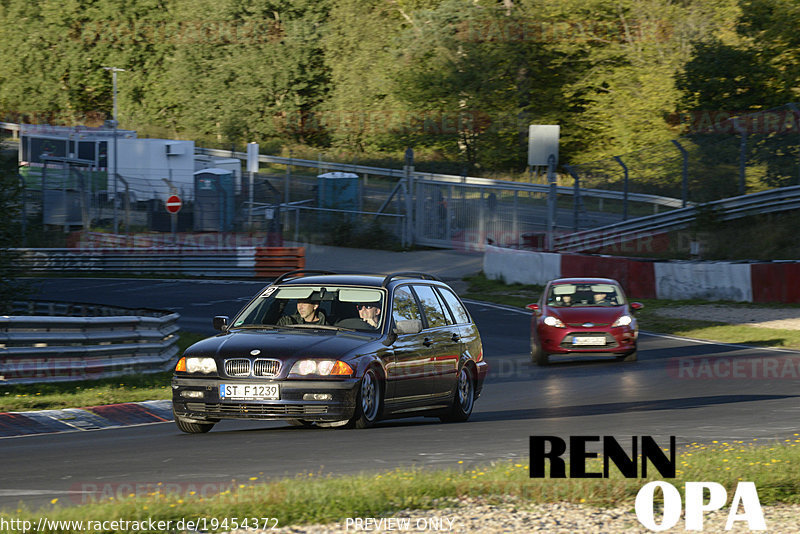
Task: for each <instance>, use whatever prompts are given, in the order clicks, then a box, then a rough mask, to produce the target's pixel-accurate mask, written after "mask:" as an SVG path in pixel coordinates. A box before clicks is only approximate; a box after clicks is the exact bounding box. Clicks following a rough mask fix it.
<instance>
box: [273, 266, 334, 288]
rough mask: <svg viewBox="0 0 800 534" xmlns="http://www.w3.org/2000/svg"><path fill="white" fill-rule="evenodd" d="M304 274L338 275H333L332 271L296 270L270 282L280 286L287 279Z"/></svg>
mask: <svg viewBox="0 0 800 534" xmlns="http://www.w3.org/2000/svg"><path fill="white" fill-rule="evenodd" d="M305 274H338V273H335V272H333V271H320V270H316V269H297V270H295V271H289V272H288V273H283V274H282V275H280V276H279V277H278V278H276V279H275V281H274V282H272V285H275V284H280V283H281V282H283V281H285V280H286V279H287V278H289V277H292V278H299V277H300V276H303V275H305Z"/></svg>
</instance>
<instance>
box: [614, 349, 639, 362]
mask: <svg viewBox="0 0 800 534" xmlns="http://www.w3.org/2000/svg"><path fill="white" fill-rule="evenodd" d="M617 359H618V360H619V361H621V362H635V361H637V360H638V359H639V355H638V354H637V352H636V351H633V352H629V353H628V354H623V355H622V356H617Z"/></svg>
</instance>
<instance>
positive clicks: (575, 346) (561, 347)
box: [537, 324, 638, 356]
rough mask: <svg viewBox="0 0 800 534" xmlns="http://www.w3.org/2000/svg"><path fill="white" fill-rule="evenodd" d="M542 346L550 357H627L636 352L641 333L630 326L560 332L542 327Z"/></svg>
mask: <svg viewBox="0 0 800 534" xmlns="http://www.w3.org/2000/svg"><path fill="white" fill-rule="evenodd" d="M537 332H538V337H539V345H540V347H541V349H542V351H544V352H546V353H547V354H573V353H576V354H608V355H620V356H621V355H624V354H629V353H631V352H633V351H635V350H636V339H637V337H638V332H637V331H636V330H633V329H631V328H630V327H627V326H617V327H614V328H605V329H598V328H596V327H595V328H583V327H566V328H557V327H553V326H547V325H544V324H540V325H539V327H538V329H537Z"/></svg>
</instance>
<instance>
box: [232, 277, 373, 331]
mask: <svg viewBox="0 0 800 534" xmlns="http://www.w3.org/2000/svg"><path fill="white" fill-rule="evenodd" d="M383 309H384V292H383V291H382V290H381V289H377V288H370V287H345V286H320V285H313V286H312V285H308V286H301V285H291V286H270V287H268V288H266V289H265V290H264V291H263V292H262V293H261V294H260V295H259V296H258V297H257V298H256V299H254V300H253V301H252V302H251V303H250V304H249V305H248V306H247V307H246V308H245V309H244V310H242V311H241V312H240V313H239V315H238V316H237V317H236V318H235V319H234V321H233V325H232V327H233V328H247V327H252V326H280V327H289V328H311V327H320V328H325V329H331V328H337V329H347V330H359V331H364V332H375V331H379V330H381V328H382V326H383V313H381V312H382V310H383Z"/></svg>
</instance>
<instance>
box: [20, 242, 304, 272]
mask: <svg viewBox="0 0 800 534" xmlns="http://www.w3.org/2000/svg"><path fill="white" fill-rule="evenodd" d="M13 250H14V251H15V252H17V253H19V260H18V264H19V265H20V266H21V268H22V269H24V270H25V271H27V272H52V271H59V272H87V271H109V272H118V273H132V274H148V273H162V274H185V275H192V276H217V277H220V276H221V277H242V278H254V277H262V278H263V277H267V278H269V277H274V276H277V275H278V274H281V273H284V272H286V271H291V270H294V269H299V268H302V266H303V265H305V249H304V248H303V247H235V248H202V249H198V248H181V247H179V246H175V247H173V248H172V249H170V248H164V247H148V248H141V247H140V248H85V249H74V248H35V249H34V248H27V249H23V248H21V249H13Z"/></svg>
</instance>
